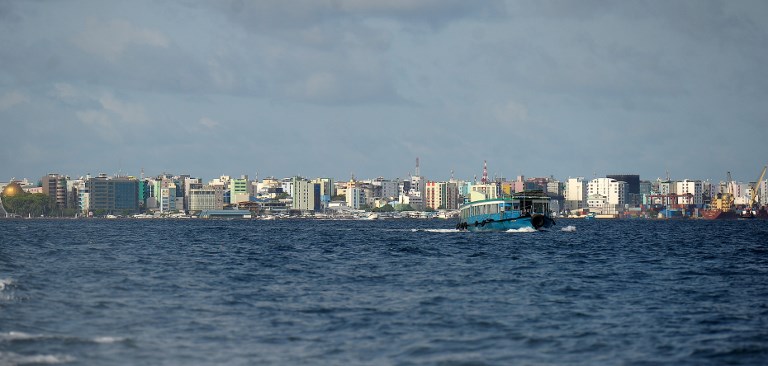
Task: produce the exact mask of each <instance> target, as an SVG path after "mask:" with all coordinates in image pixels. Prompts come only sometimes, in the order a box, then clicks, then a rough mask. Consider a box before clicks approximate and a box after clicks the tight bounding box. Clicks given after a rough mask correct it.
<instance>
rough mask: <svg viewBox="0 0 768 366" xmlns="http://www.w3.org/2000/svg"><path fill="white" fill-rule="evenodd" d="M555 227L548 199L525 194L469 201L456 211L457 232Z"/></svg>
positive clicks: (533, 193)
mask: <svg viewBox="0 0 768 366" xmlns="http://www.w3.org/2000/svg"><path fill="white" fill-rule="evenodd" d="M552 225H555V220H553V219H552V217H551V216H550V212H549V197H547V196H546V195H544V194H543V193H542V192H540V191H528V192H522V193H519V194H515V195H513V196H512V197H505V198H493V199H486V200H481V201H475V202H469V203H466V204H464V205H462V206H461V208H459V223H458V224H457V225H456V228H457V229H460V230H469V231H508V230H520V229H533V230H540V229H544V228H549V227H551V226H552Z"/></svg>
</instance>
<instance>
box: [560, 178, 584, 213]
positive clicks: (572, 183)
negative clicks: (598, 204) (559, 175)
mask: <svg viewBox="0 0 768 366" xmlns="http://www.w3.org/2000/svg"><path fill="white" fill-rule="evenodd" d="M587 195H588V193H587V182H585V181H584V178H582V177H579V178H568V181H566V183H565V207H564V208H565V209H567V210H574V211H575V210H580V209H582V208H586V207H587Z"/></svg>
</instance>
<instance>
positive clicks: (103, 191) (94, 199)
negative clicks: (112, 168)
mask: <svg viewBox="0 0 768 366" xmlns="http://www.w3.org/2000/svg"><path fill="white" fill-rule="evenodd" d="M87 186H88V208H89V210H90V211H91V212H95V211H99V210H103V211H104V212H106V213H111V214H122V213H136V212H138V211H139V181H138V180H136V179H133V178H126V177H107V175H106V174H100V175H99V176H98V177H94V178H89V179H88V184H87Z"/></svg>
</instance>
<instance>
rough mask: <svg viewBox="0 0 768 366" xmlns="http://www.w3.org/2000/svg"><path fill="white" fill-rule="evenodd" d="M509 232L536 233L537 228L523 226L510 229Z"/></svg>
mask: <svg viewBox="0 0 768 366" xmlns="http://www.w3.org/2000/svg"><path fill="white" fill-rule="evenodd" d="M507 232H508V233H535V232H536V229H534V228H532V227H521V228H519V229H509V230H507Z"/></svg>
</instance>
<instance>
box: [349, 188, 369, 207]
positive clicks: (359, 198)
mask: <svg viewBox="0 0 768 366" xmlns="http://www.w3.org/2000/svg"><path fill="white" fill-rule="evenodd" d="M364 204H365V190H364V189H362V188H359V187H357V186H352V187H349V186H348V187H347V207H351V208H353V209H355V210H359V209H360V207H362V206H363V205H364Z"/></svg>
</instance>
